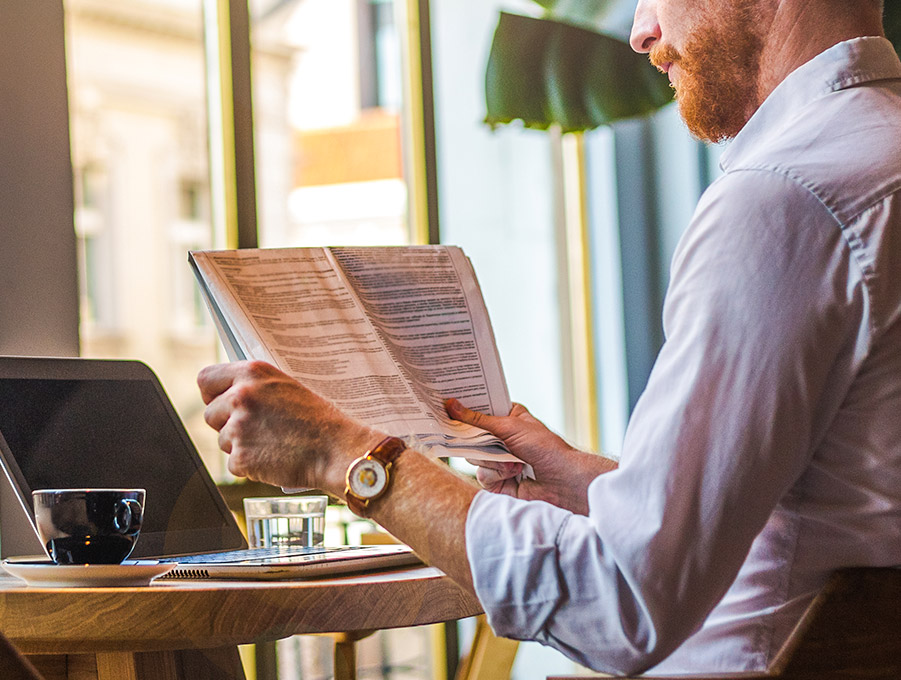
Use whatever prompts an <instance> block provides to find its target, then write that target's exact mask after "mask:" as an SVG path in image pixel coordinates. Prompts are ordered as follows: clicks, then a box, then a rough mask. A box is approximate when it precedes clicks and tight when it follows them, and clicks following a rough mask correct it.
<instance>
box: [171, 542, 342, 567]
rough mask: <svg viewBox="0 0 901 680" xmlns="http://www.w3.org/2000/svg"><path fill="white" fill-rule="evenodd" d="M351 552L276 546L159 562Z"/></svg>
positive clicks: (229, 560) (219, 561) (222, 561)
mask: <svg viewBox="0 0 901 680" xmlns="http://www.w3.org/2000/svg"><path fill="white" fill-rule="evenodd" d="M346 550H353V546H344V547H337V548H322V547H317V548H311V547H304V546H276V547H272V548H245V549H243V550H227V551H224V552H218V553H205V554H200V555H182V556H181V557H164V558H161V559H160V560H159V561H160V562H177V563H178V564H229V563H233V562H248V561H251V560H267V559H278V558H280V557H292V556H298V555H318V554H321V553H325V552H342V551H346Z"/></svg>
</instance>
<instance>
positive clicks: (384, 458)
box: [344, 437, 407, 517]
mask: <svg viewBox="0 0 901 680" xmlns="http://www.w3.org/2000/svg"><path fill="white" fill-rule="evenodd" d="M406 448H407V444H406V442H404V440H403V439H401V438H400V437H385V438H384V439H383V440H382V441H380V442H379V443H378V444H376V445H375V446H374V447H372V448H371V449H370V450H369V451H367V452H366V453H365V454H363V456H362V457H363V458H373V459H375V460H377V461H379V462H380V463H381V464H382V465H383V466H384V467H385V472H386V474H387V476H388V479H387V482H386V485H385V488H384V489H383V490H382V492H381V493H380V494H379V495H378V496H375V497H374V498H366V499H363V498H359V497H357V496H355V495H354V494H353V493H352V492H351V490H350V487H349V486H348V487H347V488H346V489H345V492H344V497H345V501H346V502H347V505H348V507H349V508H350V509H351V510H352V511H353V513H354V514H355V515H357V516H359V517H365V516H366V510H367V509H368V508H369V505H370V503H371V502H372V501H374V500H377V499H378V498H381V497H382V496H384V495H385V493H387V491H388V487H389V486H390V485H391V468H392V467H393V466H394V461H396V460H397V458H398V457H399V456H400V454H402V453H403V452H404V451H405V450H406Z"/></svg>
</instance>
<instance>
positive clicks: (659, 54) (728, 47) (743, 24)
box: [650, 0, 763, 142]
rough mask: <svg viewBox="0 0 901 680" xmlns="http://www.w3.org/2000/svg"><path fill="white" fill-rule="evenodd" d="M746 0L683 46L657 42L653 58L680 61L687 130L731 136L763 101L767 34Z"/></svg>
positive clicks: (737, 0) (717, 138) (715, 138)
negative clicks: (762, 66) (761, 79)
mask: <svg viewBox="0 0 901 680" xmlns="http://www.w3.org/2000/svg"><path fill="white" fill-rule="evenodd" d="M749 4H751V3H748V2H747V1H746V0H734V1H733V3H732V7H731V8H730V10H729V16H727V17H725V18H723V19H720V20H719V21H718V22H717V23H716V24H714V25H712V26H710V27H708V28H706V29H704V30H700V31H698V32H697V33H696V35H694V36H693V37H692V38H691V39H690V40H688V41H687V43H686V45H685V47H684V48H683V49H682V51H681V52H680V51H678V50H676V49H675V48H674V47H672V46H671V45H662V46H659V47H654V48H652V50H651V54H650V59H651V63H653V64H654V65H655V66H658V67H659V66H660V65H662V64H665V63H667V62H672V64H673V65H675V66H678V69H679V77H678V81H677V83H676V85H675V86H674V87H675V90H676V101H677V102H678V103H679V113H680V114H681V116H682V119H683V120H684V121H685V124H686V125H687V126H688V129H689V131H690V132H691V133H692V134H693V135H694V136H695V137H697V138H698V139H701V140H704V141H708V142H721V141H723V140H726V139H731V138H732V137H734V136H735V135H737V134H738V133H739V131H740V130H741V129H742V128H743V127H744V126H745V123H747V122H748V119H749V118H750V117H751V115H752V114H753V113H754V111H755V110H756V109H757V107H758V106H759V104H760V102H759V101H758V89H757V88H758V76H759V74H760V56H761V50H762V47H763V39H762V37H761V36H760V35H759V34H758V32H757V31H756V25H755V23H754V21H755V17H754V16H753V15H754V12H753V11H750V10H748V9H747V8H746V6H747V5H749Z"/></svg>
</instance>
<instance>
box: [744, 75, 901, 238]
mask: <svg viewBox="0 0 901 680" xmlns="http://www.w3.org/2000/svg"><path fill="white" fill-rule="evenodd" d="M899 139H901V81H898V80H894V81H886V82H877V83H870V84H868V85H863V86H860V87H852V88H847V89H843V90H839V91H836V92H832V93H830V94H829V95H826V96H824V97H821V98H819V99H817V100H816V101H814V102H810V103H809V104H808V105H807V106H805V107H803V108H801V109H799V110H798V112H797V113H796V115H795V116H793V117H792V118H791V119H789V120H787V121H786V122H785V123H784V124H783V125H781V126H780V128H779V129H778V130H773V131H771V132H770V134H769V135H767V138H766V139H765V140H761V141H762V143H761V144H759V145H758V146H757V147H756V148H755V149H754V151H753V152H752V153H749V154H747V155H745V156H744V158H742V159H741V160H740V162H738V163H736V164H734V165H733V166H732V167H730V168H729V171H728V173H727V174H731V173H745V176H744V177H743V179H742V182H739V183H736V184H741V183H753V182H755V176H756V177H758V178H759V177H762V176H763V175H765V174H769V173H772V174H776V175H780V176H782V177H784V178H785V179H786V180H788V181H789V182H790V183H791V184H794V185H797V186H798V187H799V188H801V189H803V190H804V191H807V192H810V193H811V194H812V195H813V196H815V197H816V199H817V200H818V201H820V202H821V203H822V204H823V206H824V207H825V208H827V209H828V210H829V211H830V212H831V213H832V214H833V215H835V217H836V218H837V220H838V221H839V222H840V223H842V224H847V223H849V222H851V221H853V220H854V219H855V218H856V216H858V215H859V214H860V213H862V212H863V211H865V210H867V209H869V208H870V207H872V206H873V205H874V204H876V203H878V202H879V201H882V200H884V199H885V197H886V196H888V195H890V194H892V193H897V192H898V191H899V190H901V154H899V153H898V140H899ZM747 171H758V173H760V174H759V175H758V174H757V173H754V172H751V173H748V172H747ZM774 198H777V199H778V197H774Z"/></svg>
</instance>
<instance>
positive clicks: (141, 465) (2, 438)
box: [0, 357, 419, 579]
mask: <svg viewBox="0 0 901 680" xmlns="http://www.w3.org/2000/svg"><path fill="white" fill-rule="evenodd" d="M0 465H2V468H3V472H4V473H5V476H6V481H8V484H7V485H6V489H7V490H6V493H7V494H11V496H12V498H11V499H10V498H6V499H4V500H3V502H2V507H0V513H2V519H3V520H4V522H3V526H2V529H0V548H2V549H3V556H4V557H8V556H11V555H12V554H13V553H11V552H10V546H11V543H12V542H14V541H15V542H16V543H17V544H19V545H27V546H29V547H30V548H31V552H32V553H39V552H40V551H41V550H42V547H41V544H40V540H39V539H38V538H37V532H36V530H35V528H34V527H35V521H34V511H33V508H32V500H31V492H32V491H33V490H36V489H57V488H91V487H93V488H142V489H146V491H147V497H146V502H145V505H146V507H145V510H144V524H143V527H142V529H141V535H140V537H139V538H138V542H137V544H136V546H135V549H134V551H133V552H132V554H131V556H130V557H129V560H159V561H165V562H176V563H177V565H178V566H176V567H175V568H174V569H173V570H172V571H170V572H169V573H168V574H167V575H166V576H165V578H175V579H178V578H191V579H286V578H302V577H307V576H324V575H332V574H340V573H347V572H353V571H363V570H369V569H381V568H387V567H395V566H401V565H408V564H416V563H418V562H419V560H418V558H417V557H416V556H415V555H414V554H413V552H412V551H411V550H410V548H408V547H407V546H403V545H375V546H352V547H333V548H306V547H298V548H296V549H287V550H288V551H287V552H285V550H286V549H282V551H270V550H266V549H253V548H248V547H247V541H246V540H245V538H244V535H243V534H242V532H241V530H240V528H239V527H238V523H237V521H236V520H235V518H234V516H233V515H232V513H231V512H230V511H229V510H228V508H227V507H226V505H225V502H224V500H223V498H222V495H221V494H220V493H219V490H218V489H217V488H216V485H215V483H214V482H213V479H212V478H211V477H210V474H209V472H208V471H207V469H206V467H205V466H204V464H203V461H202V460H201V458H200V455H199V454H198V452H197V449H196V448H195V447H194V445H193V443H192V442H191V439H190V437H189V436H188V433H187V432H186V430H185V428H184V425H183V424H182V422H181V420H180V419H179V417H178V415H177V414H176V412H175V409H174V408H173V406H172V403H171V402H170V401H169V398H168V397H167V396H166V393H165V391H164V390H163V387H162V385H161V384H160V382H159V380H158V379H157V377H156V375H155V374H154V373H153V371H152V370H151V369H150V368H149V367H148V366H147V365H146V364H143V363H141V362H139V361H119V360H102V359H59V358H37V357H0ZM0 481H4V480H2V479H0ZM14 506H19V507H14ZM12 514H14V515H15V516H17V517H20V518H26V517H27V520H28V521H27V522H24V521H23V524H24V525H25V531H26V534H27V535H26V536H25V542H24V543H22V542H21V540H22V539H21V537H19V538H15V539H14V538H13V533H14V532H13V529H11V528H9V524H10V522H9V519H10V516H11V515H12ZM273 553H274V554H273ZM18 554H21V553H18Z"/></svg>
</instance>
